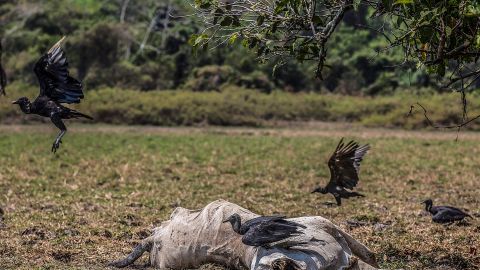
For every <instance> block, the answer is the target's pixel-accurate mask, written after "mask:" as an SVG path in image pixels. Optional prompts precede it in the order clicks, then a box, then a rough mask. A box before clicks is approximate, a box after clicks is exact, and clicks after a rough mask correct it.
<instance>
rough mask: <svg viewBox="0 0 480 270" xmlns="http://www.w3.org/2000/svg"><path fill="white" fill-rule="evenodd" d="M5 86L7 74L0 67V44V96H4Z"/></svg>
mask: <svg viewBox="0 0 480 270" xmlns="http://www.w3.org/2000/svg"><path fill="white" fill-rule="evenodd" d="M6 85H7V74H5V70H4V69H3V67H2V44H1V42H0V94H1V95H5V86H6Z"/></svg>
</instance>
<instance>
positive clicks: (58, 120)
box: [50, 114, 67, 153]
mask: <svg viewBox="0 0 480 270" xmlns="http://www.w3.org/2000/svg"><path fill="white" fill-rule="evenodd" d="M50 120H52V123H53V124H54V125H55V126H56V127H57V128H59V129H60V133H59V134H58V136H57V138H55V141H54V142H53V145H52V152H53V153H56V152H57V149H58V148H60V144H61V143H62V137H63V136H64V135H65V133H67V128H66V127H65V124H64V123H63V122H62V119H61V118H60V117H59V116H58V115H57V114H52V115H51V116H50Z"/></svg>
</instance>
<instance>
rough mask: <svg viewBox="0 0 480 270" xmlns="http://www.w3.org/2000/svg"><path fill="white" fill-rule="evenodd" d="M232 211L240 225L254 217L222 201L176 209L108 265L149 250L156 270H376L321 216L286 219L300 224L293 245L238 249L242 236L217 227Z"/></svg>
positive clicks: (365, 253)
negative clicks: (218, 269) (211, 268)
mask: <svg viewBox="0 0 480 270" xmlns="http://www.w3.org/2000/svg"><path fill="white" fill-rule="evenodd" d="M234 213H237V214H239V215H240V216H241V218H242V220H243V221H246V220H249V219H251V218H254V217H257V216H258V215H257V214H254V213H252V212H250V211H248V210H246V209H244V208H242V207H240V206H238V205H236V204H233V203H230V202H227V201H224V200H217V201H214V202H212V203H210V204H208V205H207V206H205V208H203V209H200V210H188V209H185V208H181V207H179V208H177V209H175V211H174V212H173V213H172V215H171V217H170V220H168V221H165V222H163V223H162V224H161V225H160V226H159V227H157V228H155V229H154V231H153V234H152V236H150V237H148V238H146V239H144V240H143V242H142V244H140V245H139V246H138V247H137V251H134V252H132V254H130V255H129V257H128V258H127V259H125V260H121V261H117V262H114V263H112V264H111V265H112V266H117V267H122V266H126V265H128V264H131V263H133V261H135V260H136V259H137V258H138V257H140V256H141V254H142V253H143V252H144V251H149V252H150V263H151V265H152V266H154V267H157V268H161V269H166V268H170V269H188V268H189V269H191V268H198V267H200V266H201V265H203V264H206V263H216V264H221V265H224V266H227V267H230V268H234V269H242V268H249V269H261V270H267V269H272V270H273V269H275V270H277V269H279V270H280V269H285V270H286V269H302V270H320V269H365V270H367V269H377V268H375V266H377V264H376V261H375V255H374V254H373V253H372V252H371V251H370V250H368V248H366V247H365V246H364V245H362V244H361V243H359V242H357V241H356V240H355V239H353V238H352V237H351V236H350V235H348V234H347V233H345V232H343V231H342V230H341V229H340V228H338V227H337V226H335V225H334V224H333V223H332V222H330V221H329V220H327V219H325V218H322V217H319V216H313V217H299V218H292V219H289V220H292V221H295V222H297V223H300V224H303V225H305V226H306V228H305V229H302V231H303V234H302V235H299V236H295V237H293V238H290V239H288V241H289V242H292V243H299V245H298V246H295V247H292V248H290V249H282V248H269V249H265V248H263V247H259V248H256V247H251V246H246V245H244V244H243V243H242V241H241V237H242V236H241V235H238V234H237V233H235V232H234V231H233V230H232V226H231V224H230V223H223V221H224V220H225V219H227V218H228V217H229V216H230V215H232V214H234ZM139 250H140V251H139ZM135 252H136V254H135ZM354 255H355V256H356V257H354ZM357 258H358V259H360V260H358V259H357Z"/></svg>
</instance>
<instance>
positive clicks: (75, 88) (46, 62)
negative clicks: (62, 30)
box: [34, 37, 83, 103]
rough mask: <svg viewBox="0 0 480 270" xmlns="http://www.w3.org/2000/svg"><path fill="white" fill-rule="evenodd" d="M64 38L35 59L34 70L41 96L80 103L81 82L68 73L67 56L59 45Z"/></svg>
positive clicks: (58, 100)
mask: <svg viewBox="0 0 480 270" xmlns="http://www.w3.org/2000/svg"><path fill="white" fill-rule="evenodd" d="M64 38H65V37H63V38H62V39H61V40H60V41H59V42H57V44H55V45H53V47H52V48H51V49H50V50H49V51H48V52H47V53H46V54H45V55H43V56H42V57H41V58H40V59H39V60H38V61H37V63H36V64H35V67H34V71H35V74H36V75H37V78H38V82H39V84H40V95H41V96H42V95H44V96H48V97H50V98H51V99H53V100H56V101H57V102H60V103H80V99H82V98H83V91H82V83H81V82H79V81H78V80H76V79H74V78H72V77H70V75H69V73H68V62H67V57H66V56H65V52H64V51H63V50H62V48H61V47H60V46H61V43H62V41H63V39H64Z"/></svg>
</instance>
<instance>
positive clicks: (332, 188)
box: [312, 138, 370, 206]
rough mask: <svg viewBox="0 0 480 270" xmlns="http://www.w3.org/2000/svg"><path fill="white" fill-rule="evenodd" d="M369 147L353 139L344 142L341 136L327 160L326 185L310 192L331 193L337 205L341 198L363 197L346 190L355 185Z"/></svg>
mask: <svg viewBox="0 0 480 270" xmlns="http://www.w3.org/2000/svg"><path fill="white" fill-rule="evenodd" d="M369 149H370V146H369V145H368V144H366V145H363V146H359V144H358V143H356V142H354V141H350V142H349V143H347V144H344V143H343V138H342V139H341V140H340V142H339V143H338V145H337V148H336V149H335V152H334V153H333V155H332V156H331V157H330V159H329V160H328V168H329V169H330V182H328V184H327V186H326V187H324V188H323V187H318V188H316V189H315V190H314V191H312V193H315V192H319V193H322V194H327V193H331V194H332V195H333V196H334V197H335V200H336V201H337V205H338V206H340V205H342V199H348V198H351V197H364V196H363V195H362V194H360V193H358V192H353V191H348V190H352V189H353V188H354V187H355V186H356V185H357V183H358V173H359V169H360V162H361V161H362V159H363V156H365V154H366V153H367V151H368V150H369Z"/></svg>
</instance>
